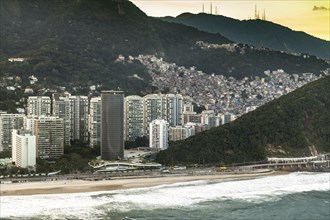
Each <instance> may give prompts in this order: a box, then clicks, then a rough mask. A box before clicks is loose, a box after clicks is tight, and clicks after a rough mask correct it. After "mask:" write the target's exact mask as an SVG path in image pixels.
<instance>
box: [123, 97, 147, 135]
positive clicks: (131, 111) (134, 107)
mask: <svg viewBox="0 0 330 220" xmlns="http://www.w3.org/2000/svg"><path fill="white" fill-rule="evenodd" d="M143 103H144V102H143V98H142V97H140V96H135V95H134V96H127V97H125V105H124V112H125V114H124V123H125V140H127V141H135V139H136V138H137V137H142V136H144V107H143V106H144V105H143Z"/></svg>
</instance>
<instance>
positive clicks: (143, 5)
mask: <svg viewBox="0 0 330 220" xmlns="http://www.w3.org/2000/svg"><path fill="white" fill-rule="evenodd" d="M132 2H133V3H134V4H135V5H136V6H137V7H139V8H140V9H141V10H142V11H144V12H145V13H146V14H147V15H149V16H153V17H164V16H178V15H180V14H182V13H184V12H190V13H194V14H198V13H201V12H203V5H204V12H205V13H210V9H211V3H212V11H213V14H215V12H216V11H217V14H219V15H223V16H226V17H231V18H235V19H239V20H245V19H254V15H255V7H257V10H258V11H259V14H260V15H262V14H263V12H264V10H265V13H266V19H267V20H268V21H271V22H274V23H278V24H281V25H283V26H286V27H289V28H291V29H293V30H296V31H304V32H306V33H308V34H310V35H313V36H315V37H318V38H321V39H325V40H328V41H329V40H330V30H329V25H330V23H329V20H330V11H329V9H330V7H329V1H328V0H317V1H311V0H307V1H297V0H293V1H291V0H285V1H272V0H270V1H263V0H259V1H258V0H257V1H256V0H254V1H250V0H245V1H242V0H241V1H239V0H231V1H229V0H213V1H209V0H204V1H203V0H189V1H186V0H184V1H183V0H181V1H180V0H158V1H150V0H132ZM237 6H239V7H237Z"/></svg>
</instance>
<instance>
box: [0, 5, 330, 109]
mask: <svg viewBox="0 0 330 220" xmlns="http://www.w3.org/2000/svg"><path fill="white" fill-rule="evenodd" d="M0 16H1V17H0V26H1V33H0V42H1V45H0V79H1V78H3V77H6V76H14V77H16V76H18V77H20V79H21V82H20V84H21V85H23V86H27V85H29V80H28V76H30V75H32V74H33V75H35V76H36V77H38V79H39V81H38V84H40V87H38V88H35V93H37V94H38V93H42V92H43V91H42V90H41V89H42V88H45V89H54V88H56V86H65V87H66V90H67V91H69V92H72V93H78V92H79V93H81V94H85V95H87V93H88V89H86V88H88V87H89V86H91V85H101V86H100V87H99V88H98V90H101V89H122V90H124V91H125V94H127V95H129V94H140V95H143V94H145V93H149V92H151V91H152V89H153V88H152V86H151V83H150V81H151V79H150V76H149V74H148V72H147V69H146V68H145V67H144V66H143V65H142V64H141V63H139V62H137V61H129V60H128V59H127V58H128V56H129V55H131V56H138V55H139V54H155V55H157V56H158V57H163V58H164V59H165V60H166V61H168V62H175V63H177V64H178V65H184V66H187V67H189V66H196V67H197V68H198V69H200V70H203V71H204V72H206V73H215V74H223V75H226V76H234V77H237V78H241V77H245V76H254V75H262V74H263V71H264V70H267V69H271V70H274V69H279V68H281V69H284V70H286V71H287V72H289V73H297V72H313V73H316V74H317V73H319V71H321V70H325V69H326V68H327V67H328V66H329V65H328V64H327V63H326V62H324V61H323V60H318V59H316V58H315V57H311V58H306V59H305V58H303V57H298V56H291V55H287V54H282V53H279V52H274V51H270V50H265V51H259V50H253V49H247V50H246V52H245V53H244V54H241V53H240V52H239V50H237V51H234V52H228V51H227V50H225V49H214V50H202V49H200V48H199V47H197V46H196V41H204V42H208V43H214V44H223V43H232V42H231V41H230V40H228V39H226V38H224V37H223V36H221V35H220V34H210V33H206V32H202V31H198V30H197V29H195V28H192V27H187V26H184V25H180V24H173V23H168V22H164V21H161V20H159V19H156V18H152V17H148V16H146V15H145V14H144V13H143V12H142V11H140V10H139V9H138V8H137V7H136V6H135V5H133V4H132V3H131V2H129V1H125V0H118V1H91V0H80V1H66V0H58V1H43V0H34V1H32V0H12V1H6V0H5V1H0ZM240 47H241V48H242V47H244V46H243V45H240ZM120 54H121V55H123V56H125V58H126V60H125V61H124V62H116V59H117V58H118V56H119V55H120ZM11 57H23V58H26V60H25V61H24V62H8V58H11ZM135 74H136V75H138V76H139V77H140V78H142V80H141V79H138V78H136V77H132V76H133V75H135ZM0 84H1V81H0ZM22 88H24V87H22ZM2 92H3V91H2ZM21 93H22V91H21ZM0 97H1V99H0V105H1V109H2V108H4V109H10V110H11V111H12V109H14V107H15V105H14V104H13V103H12V102H9V103H7V102H6V100H3V97H5V96H2V95H1V96H0ZM16 98H17V97H12V98H10V100H13V99H14V100H16V101H17V99H16Z"/></svg>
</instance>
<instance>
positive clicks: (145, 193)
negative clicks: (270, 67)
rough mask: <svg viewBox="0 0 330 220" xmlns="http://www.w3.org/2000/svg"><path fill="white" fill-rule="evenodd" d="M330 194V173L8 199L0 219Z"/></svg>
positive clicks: (3, 202)
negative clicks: (320, 193) (309, 192)
mask: <svg viewBox="0 0 330 220" xmlns="http://www.w3.org/2000/svg"><path fill="white" fill-rule="evenodd" d="M329 190H330V175H329V173H292V174H289V175H280V176H269V177H262V178H257V179H251V180H240V181H239V180H236V181H195V182H189V183H176V184H169V185H162V186H157V187H150V188H141V189H129V190H117V191H111V192H94V193H75V194H60V195H35V196H12V197H10V196H8V197H2V198H1V207H0V208H1V215H0V217H4V218H8V217H28V216H34V217H36V216H38V217H40V218H44V219H60V218H64V217H66V218H75V219H78V218H79V217H80V218H84V219H89V218H90V219H96V218H97V216H101V215H102V213H104V212H105V211H109V212H111V211H116V212H125V211H129V210H133V209H157V208H177V207H191V206H194V205H198V204H199V203H201V202H206V201H210V200H240V201H246V202H254V203H259V202H264V201H269V200H276V199H280V198H281V196H284V195H287V194H292V193H300V192H308V191H329ZM18 207H19V208H18ZM82 216H83V217H82Z"/></svg>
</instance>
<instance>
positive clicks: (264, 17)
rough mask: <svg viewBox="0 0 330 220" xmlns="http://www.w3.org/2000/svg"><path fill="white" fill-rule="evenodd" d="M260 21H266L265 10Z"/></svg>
mask: <svg viewBox="0 0 330 220" xmlns="http://www.w3.org/2000/svg"><path fill="white" fill-rule="evenodd" d="M262 20H264V21H265V20H266V11H265V9H264V12H263V14H262Z"/></svg>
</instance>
